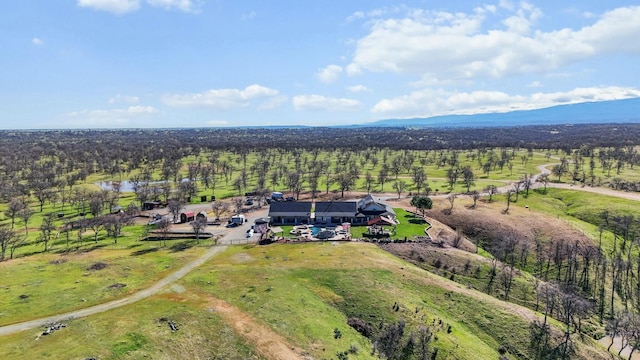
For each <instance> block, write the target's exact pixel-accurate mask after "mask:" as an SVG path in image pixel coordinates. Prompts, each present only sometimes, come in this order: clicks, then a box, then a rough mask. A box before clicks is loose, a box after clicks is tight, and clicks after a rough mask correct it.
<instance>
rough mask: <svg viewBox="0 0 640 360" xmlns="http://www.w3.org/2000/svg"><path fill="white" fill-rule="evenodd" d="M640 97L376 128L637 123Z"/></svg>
mask: <svg viewBox="0 0 640 360" xmlns="http://www.w3.org/2000/svg"><path fill="white" fill-rule="evenodd" d="M639 110H640V98H633V99H625V100H612V101H598V102H587V103H580V104H569V105H558V106H553V107H548V108H544V109H536V110H520V111H510V112H504V113H489V114H474V115H444V116H434V117H429V118H413V119H389V120H381V121H376V122H373V123H368V124H366V126H376V127H397V126H402V127H485V126H489V127H493V126H524V125H542V124H545V125H551V124H594V123H600V124H604V123H633V122H638V121H640V111H639Z"/></svg>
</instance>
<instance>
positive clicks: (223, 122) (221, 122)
mask: <svg viewBox="0 0 640 360" xmlns="http://www.w3.org/2000/svg"><path fill="white" fill-rule="evenodd" d="M207 125H208V126H227V125H229V122H228V121H227V120H209V121H207Z"/></svg>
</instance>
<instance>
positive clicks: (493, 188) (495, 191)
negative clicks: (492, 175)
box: [484, 185, 500, 202]
mask: <svg viewBox="0 0 640 360" xmlns="http://www.w3.org/2000/svg"><path fill="white" fill-rule="evenodd" d="M484 191H486V193H487V194H489V202H491V201H492V200H493V195H496V194H499V193H500V190H498V187H497V186H495V185H488V186H487V187H486V188H484Z"/></svg>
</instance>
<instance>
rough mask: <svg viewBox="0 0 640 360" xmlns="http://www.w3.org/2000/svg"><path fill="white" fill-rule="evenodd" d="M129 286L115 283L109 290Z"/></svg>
mask: <svg viewBox="0 0 640 360" xmlns="http://www.w3.org/2000/svg"><path fill="white" fill-rule="evenodd" d="M126 286H127V284H123V283H115V284H113V285H109V287H108V288H109V289H122V288H123V287H126Z"/></svg>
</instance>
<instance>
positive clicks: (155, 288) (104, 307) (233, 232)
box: [0, 210, 265, 336]
mask: <svg viewBox="0 0 640 360" xmlns="http://www.w3.org/2000/svg"><path fill="white" fill-rule="evenodd" d="M264 213H265V210H259V211H257V212H255V213H253V214H252V216H251V218H252V219H254V218H258V217H261V216H264ZM252 222H253V221H251V220H249V221H248V222H247V224H249V223H252ZM247 228H248V225H243V226H240V227H237V228H233V229H230V230H229V231H228V232H227V233H226V234H225V235H224V236H223V237H221V238H220V239H219V240H218V243H219V244H221V245H218V246H213V247H211V248H209V249H208V250H207V251H206V252H205V253H204V254H202V255H201V256H200V257H199V258H197V259H194V260H192V261H190V262H189V263H187V264H186V265H184V266H183V267H181V268H180V269H178V270H177V271H175V272H173V273H171V274H169V275H167V276H166V277H164V278H162V279H161V280H159V281H158V282H156V283H154V284H153V285H151V286H150V287H148V288H146V289H144V290H140V291H138V292H136V293H133V294H131V295H128V296H126V297H123V298H121V299H118V300H113V301H110V302H107V303H104V304H99V305H95V306H91V307H88V308H84V309H80V310H75V311H70V312H67V313H64V314H59V315H53V316H48V317H44V318H40V319H35V320H30V321H25V322H21V323H16V324H11V325H5V326H2V327H0V336H4V335H9V334H13V333H17V332H20V331H25V330H30V329H34V328H42V327H45V326H46V325H47V324H50V323H56V322H63V321H67V320H70V319H76V318H81V317H86V316H89V315H94V314H98V313H102V312H105V311H108V310H111V309H115V308H119V307H121V306H125V305H129V304H132V303H134V302H137V301H140V300H142V299H146V298H148V297H149V296H151V295H154V294H156V293H158V292H159V291H160V290H162V289H163V288H164V287H165V286H167V285H169V284H171V283H173V282H175V281H177V280H179V279H181V278H183V277H184V276H185V275H187V274H188V273H189V272H191V271H192V270H193V269H195V268H197V267H199V266H201V265H202V264H204V263H205V262H207V261H209V259H211V258H212V257H214V256H216V255H218V254H220V253H221V252H223V251H224V250H225V249H226V248H227V246H228V244H230V243H232V242H233V241H234V240H240V239H245V231H246V229H247Z"/></svg>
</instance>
